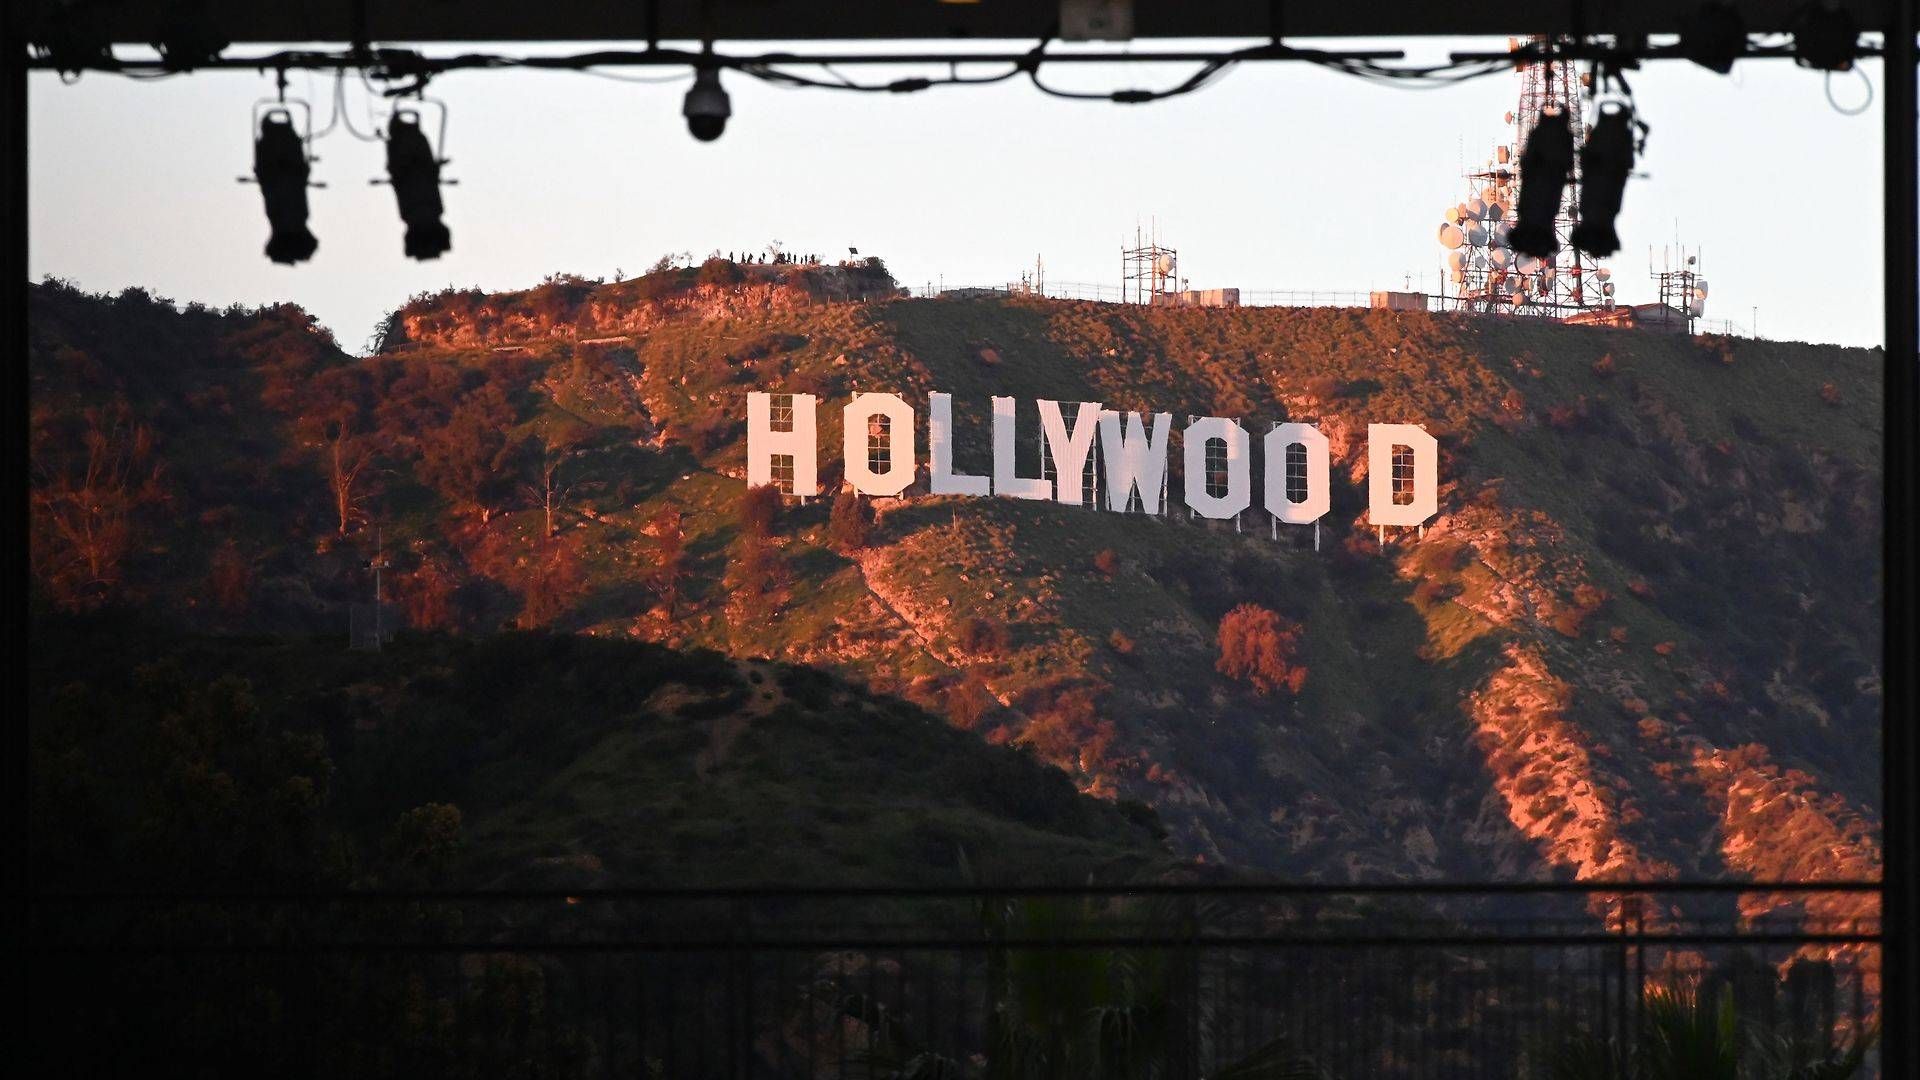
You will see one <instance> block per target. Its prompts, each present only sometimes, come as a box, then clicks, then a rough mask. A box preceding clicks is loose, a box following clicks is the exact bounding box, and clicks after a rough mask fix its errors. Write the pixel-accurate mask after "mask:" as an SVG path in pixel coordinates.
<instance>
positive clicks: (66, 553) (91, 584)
mask: <svg viewBox="0 0 1920 1080" xmlns="http://www.w3.org/2000/svg"><path fill="white" fill-rule="evenodd" d="M80 423H81V424H82V425H83V426H82V428H81V430H80V431H78V432H77V433H75V432H73V431H71V430H70V425H68V424H63V423H58V422H55V421H51V420H46V419H44V418H36V423H35V425H34V429H33V443H32V448H31V457H32V469H33V491H32V521H31V551H32V556H31V557H32V561H33V564H34V569H35V572H36V573H37V574H38V575H39V577H40V579H41V580H42V581H44V582H45V583H46V584H47V585H48V586H49V587H50V588H51V589H52V591H53V592H54V594H55V596H56V597H57V598H59V599H60V600H61V601H62V602H64V603H67V604H71V605H79V604H84V603H90V602H93V601H97V600H99V599H101V598H103V597H104V596H105V595H107V594H109V593H111V592H112V591H113V589H115V588H116V587H117V586H118V585H119V584H120V577H121V567H122V564H123V562H124V561H125V559H126V557H127V555H128V553H129V552H131V551H132V549H133V542H134V536H135V531H136V525H137V521H136V518H137V516H138V514H139V512H140V511H141V510H142V509H143V508H144V507H148V506H152V505H154V504H156V503H158V502H160V501H161V499H162V497H163V494H162V490H161V487H160V477H161V467H160V464H159V462H158V461H157V460H156V455H155V454H154V443H153V434H152V432H151V431H149V430H148V429H147V428H146V427H145V426H144V425H141V424H137V423H135V422H134V421H133V416H132V411H131V410H130V409H129V408H128V407H127V406H126V404H125V403H124V402H122V403H119V404H117V405H115V406H113V407H111V408H107V409H88V410H86V412H85V413H84V414H82V417H81V418H80ZM63 429H66V430H63ZM76 448H77V451H76Z"/></svg>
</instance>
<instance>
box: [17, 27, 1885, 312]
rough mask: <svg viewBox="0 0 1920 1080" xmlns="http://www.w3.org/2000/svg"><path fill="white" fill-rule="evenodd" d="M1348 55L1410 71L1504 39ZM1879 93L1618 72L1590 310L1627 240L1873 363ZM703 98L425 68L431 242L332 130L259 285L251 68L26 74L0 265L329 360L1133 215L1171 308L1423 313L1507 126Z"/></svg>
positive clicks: (1319, 115)
mask: <svg viewBox="0 0 1920 1080" xmlns="http://www.w3.org/2000/svg"><path fill="white" fill-rule="evenodd" d="M1211 44H1219V43H1204V42H1202V43H1192V42H1189V43H1180V47H1188V46H1200V47H1203V46H1206V45H1211ZM1313 44H1315V45H1319V46H1322V47H1338V46H1339V45H1340V44H1341V43H1338V42H1314V43H1313ZM1354 44H1356V45H1361V44H1362V43H1354ZM929 47H930V48H937V47H940V46H937V45H935V46H929ZM1165 47H1168V46H1167V45H1166V44H1165V43H1158V44H1151V45H1149V44H1141V45H1138V46H1136V48H1137V49H1138V50H1139V51H1151V50H1153V49H1156V48H1165ZM1362 47H1366V48H1404V49H1406V50H1407V51H1408V54H1409V59H1410V60H1426V61H1438V60H1440V59H1443V58H1444V56H1445V54H1446V53H1447V52H1448V51H1449V50H1451V49H1462V48H1476V49H1488V48H1502V47H1504V39H1502V40H1459V39H1433V38H1428V39H1414V40H1407V41H1379V40H1375V41H1369V42H1366V43H1364V44H1363V45H1362ZM487 48H495V47H491V46H489V47H487ZM722 48H723V49H725V48H727V46H726V45H725V43H723V44H722ZM757 48H759V46H752V45H744V46H741V45H736V46H734V47H733V49H734V51H748V50H751V49H757ZM767 48H787V49H791V50H793V51H796V52H798V51H804V50H806V49H809V48H812V49H816V50H817V49H818V48H819V46H818V45H817V44H814V45H791V46H777V45H776V46H767ZM834 48H836V49H839V51H852V50H851V49H846V48H840V47H837V46H836V47H834ZM424 51H427V52H429V53H434V52H452V51H456V47H451V46H437V47H432V48H429V49H427V50H424ZM518 51H522V52H526V51H533V50H530V49H521V50H518ZM543 51H558V50H554V49H546V50H543ZM124 55H137V54H136V53H126V54H124ZM1189 70H1190V68H1189V67H1185V66H1161V65H1129V66H1126V67H1120V66H1117V65H1116V66H1107V65H1092V64H1083V65H1074V66H1072V67H1071V68H1067V67H1065V66H1063V67H1061V68H1060V69H1058V70H1054V71H1049V72H1047V73H1046V77H1047V79H1048V80H1049V82H1051V83H1056V84H1058V85H1061V86H1066V87H1072V88H1076V89H1115V88H1121V87H1132V86H1161V85H1169V84H1171V83H1174V82H1177V81H1179V80H1180V79H1181V78H1184V77H1185V75H1186V73H1187V72H1188V71H1189ZM628 71H629V72H633V69H628ZM922 73H925V72H922ZM637 74H640V75H642V76H649V73H648V72H637ZM661 74H663V73H653V74H651V75H650V76H649V77H653V78H659V77H661ZM845 74H848V75H849V76H851V77H854V78H858V79H863V80H864V79H876V80H877V79H881V78H885V77H891V76H892V75H893V74H895V73H894V72H892V71H890V70H885V69H880V70H876V69H873V68H849V69H847V70H846V71H845ZM1879 76H1880V67H1879V64H1878V62H1877V61H1875V62H1871V63H1868V64H1865V65H1863V66H1862V67H1861V69H1860V70H1859V72H1857V73H1855V74H1846V75H1837V76H1834V77H1833V78H1832V79H1831V81H1830V82H1829V81H1828V80H1826V78H1825V77H1824V76H1823V75H1821V74H1820V73H1817V72H1809V71H1803V70H1801V69H1799V68H1797V67H1795V66H1794V65H1793V64H1792V63H1791V61H1786V60H1748V61H1743V62H1742V63H1740V64H1739V65H1737V66H1736V67H1735V69H1734V72H1733V74H1732V75H1730V76H1719V75H1715V74H1713V73H1711V72H1708V71H1705V70H1703V69H1700V68H1697V67H1694V66H1692V65H1690V64H1687V63H1685V62H1679V61H1673V62H1665V63H1660V64H1655V65H1651V66H1649V68H1648V69H1646V70H1643V71H1640V72H1635V73H1633V74H1632V76H1631V81H1632V84H1633V89H1634V92H1635V98H1636V102H1637V104H1638V107H1639V112H1640V116H1641V118H1642V119H1644V120H1646V121H1647V122H1648V123H1649V124H1651V132H1650V134H1649V136H1648V142H1647V147H1646V152H1645V154H1644V155H1643V156H1642V157H1641V159H1640V163H1639V171H1640V173H1642V174H1644V175H1639V176H1636V177H1635V178H1634V179H1633V181H1632V182H1631V184H1630V185H1629V187H1628V189H1627V193H1626V199H1625V208H1624V210H1623V212H1622V214H1621V217H1620V220H1619V232H1620V235H1621V237H1622V240H1623V242H1624V245H1625V247H1624V249H1623V251H1622V252H1621V254H1620V256H1618V257H1616V258H1615V259H1614V260H1612V261H1611V262H1610V265H1611V266H1612V267H1613V268H1614V278H1615V280H1616V281H1617V282H1618V283H1619V284H1620V293H1619V297H1620V299H1621V300H1622V301H1625V302H1643V301H1648V300H1651V299H1654V298H1655V296H1654V295H1653V286H1652V284H1651V283H1650V282H1649V281H1648V280H1647V261H1648V257H1649V248H1650V247H1651V248H1652V249H1653V258H1654V259H1656V260H1658V259H1659V258H1660V254H1659V251H1660V249H1661V248H1662V247H1663V246H1665V247H1668V248H1672V247H1673V246H1674V245H1675V243H1676V239H1677V241H1678V242H1680V243H1683V244H1685V245H1686V247H1687V248H1688V250H1689V251H1693V250H1695V249H1697V250H1698V251H1699V253H1700V257H1701V264H1700V265H1701V270H1702V272H1703V274H1704V276H1706V277H1707V279H1708V280H1709V281H1710V282H1711V300H1710V302H1709V304H1708V309H1707V313H1706V314H1707V319H1708V321H1709V323H1710V324H1711V326H1712V328H1713V329H1716V330H1717V329H1720V322H1721V320H1729V321H1731V323H1732V324H1733V326H1732V327H1731V329H1732V330H1733V331H1734V332H1737V333H1749V332H1752V331H1753V330H1755V329H1756V328H1757V330H1758V333H1759V334H1760V335H1761V336H1763V337H1770V338H1780V339H1786V340H1805V341H1821V342H1838V343H1842V344H1849V345H1878V344H1879V343H1880V342H1881V341H1882V338H1883V333H1882V322H1881V319H1882V316H1881V296H1882V288H1881V282H1882V274H1881V250H1880V244H1881V233H1882V229H1881V220H1882V213H1881V205H1880V199H1881V195H1880V193H1881V185H1880V146H1881V119H1880V115H1881V114H1880V108H1879V96H1878V94H1877V92H1875V93H1874V95H1873V100H1872V103H1871V104H1870V105H1868V106H1867V107H1866V108H1865V110H1864V111H1863V112H1861V113H1860V114H1859V115H1845V114H1844V113H1843V112H1842V111H1841V109H1847V110H1852V109H1854V108H1856V107H1859V106H1860V105H1861V104H1862V103H1863V102H1865V101H1866V100H1867V97H1868V95H1869V93H1870V92H1874V91H1877V84H1878V82H1879ZM292 78H293V83H292V87H291V89H290V93H291V94H293V95H295V96H301V97H305V98H307V99H308V100H309V101H311V102H312V103H313V107H314V111H315V113H316V116H317V117H318V119H319V122H320V123H321V124H322V125H324V124H325V122H326V119H327V117H328V116H329V114H330V112H331V104H330V103H331V101H332V98H333V93H334V84H333V79H332V76H330V75H327V76H322V75H317V74H316V75H305V74H300V73H295V74H294V75H293V77H292ZM725 83H726V86H727V89H728V91H729V92H730V93H731V95H732V99H733V118H732V120H731V122H730V123H729V124H728V127H727V131H726V134H725V135H724V136H723V137H722V138H721V139H720V140H719V141H717V142H714V143H699V142H696V141H695V140H694V139H693V138H692V137H691V136H690V135H688V133H687V130H686V126H685V122H684V120H683V119H682V118H681V116H680V106H681V98H682V96H683V94H684V93H685V90H686V86H687V82H686V80H685V79H684V78H680V77H676V78H675V81H672V82H668V83H664V84H660V83H647V84H635V83H633V82H628V81H618V80H616V79H613V78H607V77H598V76H594V75H587V74H582V73H577V72H542V71H504V72H503V71H491V72H478V71H476V72H454V73H449V74H447V75H444V76H442V77H440V78H438V79H436V80H435V81H434V83H433V86H432V88H431V96H433V97H436V98H439V99H441V100H443V101H444V102H446V104H447V106H448V110H449V121H448V138H447V145H446V153H447V156H448V157H450V158H451V159H452V164H451V165H450V166H449V168H448V169H447V171H446V175H448V176H450V177H454V178H457V179H458V180H459V184H458V186H454V187H449V188H447V189H446V190H445V199H446V203H447V212H446V221H447V223H448V225H449V226H450V227H451V229H452V232H453V244H454V247H453V251H452V252H451V253H449V254H448V255H447V256H445V257H443V258H441V259H439V260H437V261H433V262H425V263H420V262H414V261H411V260H408V259H407V258H405V256H404V255H403V253H402V250H401V234H402V227H401V224H400V222H399V219H398V215H397V211H396V209H395V206H394V201H393V195H392V192H391V190H390V189H389V188H386V187H375V186H372V185H370V184H369V182H368V181H369V180H370V179H372V178H374V177H377V176H382V175H384V172H385V169H384V158H383V154H382V147H381V146H380V145H379V144H378V143H376V142H368V141H360V140H358V139H356V138H355V137H354V136H353V134H351V133H350V132H349V131H348V130H347V126H346V125H345V124H344V123H343V124H339V125H336V127H335V130H334V131H333V132H332V133H331V134H330V135H328V136H327V137H326V138H324V139H322V140H320V142H319V143H318V144H317V148H316V149H317V153H318V154H319V157H320V161H319V163H318V164H316V165H315V167H314V169H315V174H314V175H315V179H316V180H321V181H324V182H326V183H327V184H328V185H329V186H328V187H327V188H326V189H324V190H316V191H313V192H311V193H310V197H311V203H312V208H313V209H312V217H311V220H310V224H311V227H312V229H313V232H314V234H315V235H316V236H318V237H319V239H320V250H319V252H318V254H317V255H316V256H315V258H314V259H313V260H312V261H311V262H309V263H305V264H302V265H300V266H296V267H285V266H277V265H274V264H272V263H270V262H268V261H267V259H266V258H265V256H264V255H263V254H262V247H263V245H264V244H265V242H266V236H267V226H266V220H265V216H264V213H263V211H262V208H261V203H260V195H259V190H258V189H257V188H255V187H252V186H250V185H244V184H240V183H237V182H236V178H237V177H239V176H242V175H245V174H248V173H249V172H250V171H251V161H252V146H251V136H250V132H249V127H248V125H249V120H250V110H251V108H252V106H253V103H254V102H255V101H256V100H258V99H260V98H262V97H264V96H268V95H270V94H271V93H272V90H273V87H272V80H271V77H270V76H262V75H256V74H254V73H252V72H217V73H196V74H193V75H189V76H182V77H175V78H168V79H159V80H144V81H136V80H130V79H127V78H123V77H118V76H109V75H101V74H91V75H87V76H84V77H82V78H81V79H80V80H79V81H78V82H77V83H75V84H72V85H63V84H62V83H61V82H60V80H59V79H58V78H57V77H55V76H54V75H52V74H47V73H37V74H35V75H34V76H33V80H32V83H31V86H30V90H29V122H30V134H29V143H28V146H29V155H30V157H29V200H30V208H29V227H30V235H29V251H28V266H29V271H30V273H31V274H32V275H33V277H34V278H35V279H38V278H40V277H43V276H46V275H53V276H57V277H61V278H65V279H68V280H71V281H72V282H74V283H75V284H77V285H79V286H81V287H82V288H85V289H89V290H94V291H118V290H120V289H122V288H125V287H127V286H130V285H139V286H142V287H145V288H148V289H149V290H151V291H153V292H155V293H157V294H159V295H162V296H166V297H169V298H171V299H173V300H175V301H178V302H182V303H184V302H187V301H200V302H203V303H208V304H214V305H221V306H224V305H226V304H229V303H235V302H239V303H244V304H259V303H269V302H280V301H288V300H290V301H293V302H295V303H298V304H300V305H301V306H303V307H305V308H306V309H307V310H309V311H311V312H312V313H313V314H314V315H315V316H316V317H317V318H318V319H319V320H320V321H321V322H322V323H323V324H325V325H326V326H328V327H329V328H331V329H332V330H333V331H334V332H335V334H336V336H337V337H338V339H339V341H340V343H341V344H342V345H343V346H344V347H346V348H347V349H349V350H357V349H359V348H361V347H362V345H363V343H365V342H366V341H367V340H368V338H369V336H370V335H371V333H372V330H373V328H374V326H375V325H377V323H378V322H379V320H380V319H381V317H382V316H383V315H384V314H385V313H386V312H388V311H390V310H392V309H393V308H395V307H398V306H399V305H400V304H401V303H403V302H404V301H405V300H406V299H407V297H409V296H410V295H413V294H415V293H419V292H423V291H431V290H437V289H440V288H443V287H445V286H448V285H457V286H463V287H464V286H479V287H481V288H484V289H489V290H498V289H513V288H522V287H526V286H529V285H533V284H537V283H538V282H539V281H540V280H541V279H542V278H543V277H545V276H547V275H548V274H552V273H561V272H564V273H573V274H582V275H585V276H589V277H605V278H612V277H613V276H615V275H616V274H620V273H624V274H625V275H627V276H633V275H635V274H638V273H641V272H643V271H644V270H645V269H646V268H647V267H648V266H650V265H651V264H653V263H654V262H655V260H657V259H659V258H660V257H661V256H662V255H664V254H668V253H679V252H686V253H690V254H691V255H692V256H693V257H695V258H699V257H703V256H705V255H706V254H707V253H708V252H710V251H714V250H719V251H723V252H731V251H736V250H760V249H762V248H764V247H765V246H766V245H767V244H768V243H769V242H772V241H775V240H778V241H780V242H781V243H782V244H783V245H784V246H785V247H786V249H788V250H790V251H811V252H819V253H822V254H825V255H829V256H837V255H839V254H841V253H843V252H844V251H845V250H846V249H847V248H848V247H857V248H859V249H860V252H861V254H862V255H863V256H865V255H879V256H881V257H882V258H884V259H885V260H886V262H887V264H888V266H889V267H890V268H891V269H892V270H893V272H894V275H895V277H896V278H897V279H898V280H899V281H900V282H901V283H902V284H904V285H910V286H914V287H915V288H918V287H920V286H922V285H925V284H928V283H934V284H942V283H943V284H945V285H947V286H949V287H952V286H956V285H990V284H1005V283H1006V282H1008V281H1010V280H1016V279H1017V278H1018V277H1019V275H1020V273H1021V272H1022V271H1025V270H1030V269H1031V268H1032V267H1033V266H1034V262H1035V259H1036V257H1040V258H1044V260H1045V265H1046V275H1047V278H1048V280H1049V281H1050V282H1087V283H1094V284H1101V285H1106V286H1109V287H1111V286H1117V285H1118V283H1119V276H1120V267H1119V263H1120V257H1119V253H1120V249H1121V247H1122V245H1123V243H1124V242H1127V241H1130V240H1131V239H1132V237H1133V234H1134V230H1135V228H1136V225H1137V226H1139V227H1141V228H1143V229H1144V228H1147V227H1149V226H1157V228H1158V230H1159V234H1160V237H1161V240H1162V242H1164V243H1166V244H1169V245H1171V246H1173V247H1175V248H1177V249H1178V250H1179V253H1180V268H1181V273H1182V275H1183V276H1184V277H1186V278H1187V279H1188V282H1189V284H1190V285H1191V287H1193V288H1219V287H1238V288H1241V289H1246V290H1259V289H1321V290H1355V291H1358V290H1367V289H1376V288H1377V289H1387V288H1401V287H1403V286H1404V285H1406V284H1407V283H1409V281H1410V282H1411V284H1412V285H1413V286H1414V287H1415V288H1424V289H1425V290H1426V291H1433V290H1434V289H1435V288H1436V287H1437V285H1438V283H1439V280H1440V257H1441V254H1442V249H1441V248H1440V246H1439V244H1438V243H1437V242H1436V240H1435V233H1436V230H1437V228H1438V226H1439V224H1440V221H1441V213H1442V212H1443V210H1444V209H1445V208H1446V207H1448V206H1451V205H1453V204H1454V203H1456V202H1458V201H1459V200H1460V199H1461V198H1463V197H1464V195H1465V182H1464V181H1463V180H1462V179H1461V173H1462V170H1463V166H1465V165H1467V164H1469V163H1477V162H1481V161H1484V160H1485V159H1486V158H1487V156H1488V155H1489V153H1490V151H1491V147H1492V146H1493V145H1494V144H1495V143H1496V142H1497V141H1499V140H1501V139H1502V138H1503V137H1504V136H1505V135H1506V133H1507V128H1506V126H1505V124H1504V123H1503V114H1504V113H1505V112H1507V111H1508V110H1509V109H1511V108H1513V107H1514V100H1515V98H1516V96H1517V94H1518V90H1519V84H1518V78H1517V76H1514V75H1511V74H1506V73H1502V74H1498V75H1494V76H1491V77H1488V78H1484V79H1478V80H1474V81H1471V82H1466V83H1462V84H1456V85H1450V86H1442V87H1435V88H1430V89H1404V88H1400V87H1397V86H1391V87H1389V86H1379V85H1375V84H1373V83H1369V82H1362V81H1360V80H1358V79H1355V78H1352V77H1350V76H1346V75H1341V74H1338V73H1335V72H1332V71H1327V70H1323V69H1320V68H1316V67H1313V66H1310V65H1305V64H1293V63H1286V64H1282V63H1261V64H1244V65H1241V66H1239V67H1237V68H1235V69H1233V70H1232V71H1229V72H1228V73H1226V74H1225V75H1224V76H1223V77H1222V78H1220V79H1219V80H1217V81H1215V82H1213V83H1211V84H1209V85H1208V86H1206V87H1205V88H1203V89H1201V90H1199V91H1198V92H1196V93H1193V94H1190V95H1186V96H1183V97H1179V98H1175V99H1172V100H1168V101H1163V102H1158V103H1153V104H1146V105H1116V104H1112V103H1107V102H1076V101H1063V100H1057V99H1054V98H1050V97H1046V96H1044V95H1042V94H1041V93H1040V92H1039V91H1038V90H1036V89H1035V88H1033V87H1032V86H1030V85H1029V84H1028V83H1027V82H1025V81H1024V80H1010V81H1008V82H1006V83H1003V84H999V85H994V86H984V87H937V88H935V89H933V90H930V91H926V92H923V93H917V94H903V95H897V94H853V93H846V92H838V91H830V90H814V89H785V88H780V87H776V86H769V85H766V84H763V83H760V82H758V81H756V80H753V79H751V78H747V77H744V76H740V75H738V74H729V75H727V76H726V79H725ZM346 89H347V109H346V110H345V117H343V120H350V121H352V126H353V127H355V128H357V129H358V130H359V131H360V132H361V133H365V132H367V131H368V130H370V128H371V127H372V123H371V118H372V111H371V110H373V109H377V108H381V107H382V105H381V104H380V103H379V102H377V101H375V100H374V99H372V98H371V97H370V96H369V95H368V94H367V93H366V91H365V90H364V89H363V88H362V86H361V85H360V83H359V82H358V80H357V79H350V80H349V82H348V84H347V88H346ZM1830 99H1831V100H1830ZM1836 106H1838V107H1836Z"/></svg>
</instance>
